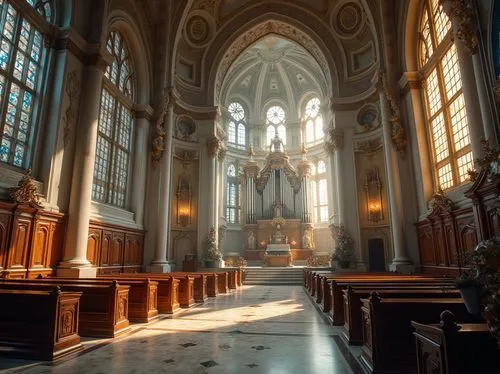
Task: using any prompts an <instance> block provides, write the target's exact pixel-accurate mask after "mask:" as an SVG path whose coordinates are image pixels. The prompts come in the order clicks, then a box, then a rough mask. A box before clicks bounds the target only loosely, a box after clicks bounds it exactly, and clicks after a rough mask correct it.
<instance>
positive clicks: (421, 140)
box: [406, 72, 434, 214]
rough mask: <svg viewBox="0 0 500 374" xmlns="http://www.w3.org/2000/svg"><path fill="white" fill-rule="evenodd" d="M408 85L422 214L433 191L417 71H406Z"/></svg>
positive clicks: (429, 153) (430, 158)
mask: <svg viewBox="0 0 500 374" xmlns="http://www.w3.org/2000/svg"><path fill="white" fill-rule="evenodd" d="M406 78H407V79H408V82H409V86H410V94H411V101H412V109H413V116H414V119H415V133H416V138H417V139H416V140H417V147H418V163H419V164H420V175H421V177H422V193H421V195H422V196H420V206H419V213H420V214H424V213H425V211H426V210H427V202H428V201H429V200H430V199H431V198H432V195H433V193H434V190H433V185H434V183H433V180H432V173H433V168H432V154H431V151H430V150H429V145H428V143H427V126H426V120H425V115H424V103H423V102H422V84H421V81H420V80H419V79H418V77H417V73H416V72H413V73H406Z"/></svg>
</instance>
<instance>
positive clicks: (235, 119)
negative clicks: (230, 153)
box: [227, 102, 247, 149]
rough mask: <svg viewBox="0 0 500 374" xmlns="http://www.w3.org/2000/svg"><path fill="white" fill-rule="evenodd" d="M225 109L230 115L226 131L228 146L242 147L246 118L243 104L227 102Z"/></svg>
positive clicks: (244, 142)
mask: <svg viewBox="0 0 500 374" xmlns="http://www.w3.org/2000/svg"><path fill="white" fill-rule="evenodd" d="M227 111H228V112H229V115H230V117H231V119H230V122H229V125H228V128H227V131H228V143H229V145H230V146H233V147H236V148H240V149H244V148H245V147H246V143H247V139H246V136H247V135H246V118H245V110H244V109H243V106H242V105H241V104H240V103H238V102H232V103H231V104H229V106H228V108H227Z"/></svg>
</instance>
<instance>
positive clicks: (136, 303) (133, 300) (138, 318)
mask: <svg viewBox="0 0 500 374" xmlns="http://www.w3.org/2000/svg"><path fill="white" fill-rule="evenodd" d="M117 278H118V277H117V276H116V275H113V276H107V277H102V278H101V277H99V278H78V279H76V278H41V279H40V278H39V279H37V281H43V282H52V283H53V284H57V283H61V282H64V284H79V283H82V282H84V283H90V284H96V283H97V284H98V283H99V282H111V281H113V280H115V279H117ZM120 284H123V285H128V286H130V291H129V297H128V319H129V320H130V322H138V323H148V322H151V321H153V320H155V319H157V318H158V304H157V302H158V282H155V281H152V280H150V279H126V278H120Z"/></svg>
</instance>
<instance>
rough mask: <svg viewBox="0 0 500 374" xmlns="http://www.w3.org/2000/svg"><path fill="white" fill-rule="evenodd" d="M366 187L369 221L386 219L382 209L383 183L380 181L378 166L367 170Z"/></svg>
mask: <svg viewBox="0 0 500 374" xmlns="http://www.w3.org/2000/svg"><path fill="white" fill-rule="evenodd" d="M364 189H365V198H366V212H367V219H368V221H369V222H379V221H382V220H383V219H384V214H383V211H382V183H381V181H380V176H379V171H378V168H373V169H371V170H367V171H366V176H365V185H364Z"/></svg>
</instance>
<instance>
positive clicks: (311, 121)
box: [304, 97, 324, 143]
mask: <svg viewBox="0 0 500 374" xmlns="http://www.w3.org/2000/svg"><path fill="white" fill-rule="evenodd" d="M320 107H321V102H320V101H319V99H318V98H317V97H313V98H312V99H310V100H309V101H308V102H307V104H306V107H305V111H304V113H305V118H304V120H305V124H306V125H305V138H306V143H314V142H316V141H319V140H321V139H323V137H324V133H323V117H322V116H321V113H320Z"/></svg>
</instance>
